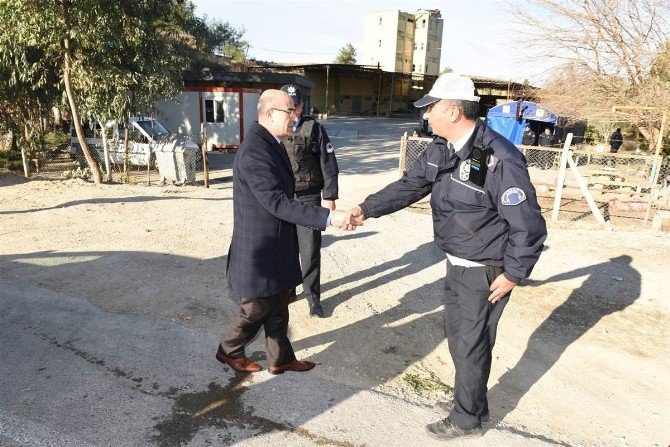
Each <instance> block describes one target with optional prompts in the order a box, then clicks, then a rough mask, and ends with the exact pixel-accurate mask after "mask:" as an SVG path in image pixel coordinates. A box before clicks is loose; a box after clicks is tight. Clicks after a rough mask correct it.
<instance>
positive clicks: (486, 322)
mask: <svg viewBox="0 0 670 447" xmlns="http://www.w3.org/2000/svg"><path fill="white" fill-rule="evenodd" d="M500 273H502V269H500V268H496V267H470V268H466V267H459V266H454V265H452V264H451V263H449V261H447V277H446V280H445V292H444V305H445V323H446V332H447V339H448V341H449V352H450V353H451V358H452V360H453V361H454V366H455V367H456V379H455V381H454V408H453V409H452V410H451V413H450V414H449V419H451V421H452V422H453V423H455V424H456V425H458V426H460V427H463V428H473V427H475V426H477V425H478V424H479V423H480V422H481V420H482V419H484V418H487V417H488V415H489V408H488V401H487V399H486V392H487V391H488V388H487V382H488V379H489V373H490V372H491V350H492V349H493V345H494V344H495V340H496V328H497V326H498V321H499V320H500V316H501V315H502V311H503V309H504V308H505V305H506V304H507V301H508V300H509V296H506V297H505V298H503V299H502V300H500V301H498V302H497V303H495V304H492V303H490V302H489V301H488V300H487V298H488V297H489V295H490V294H491V292H490V291H489V286H490V285H491V282H493V280H494V279H495V278H496V276H497V275H498V274H500Z"/></svg>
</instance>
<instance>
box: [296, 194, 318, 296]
mask: <svg viewBox="0 0 670 447" xmlns="http://www.w3.org/2000/svg"><path fill="white" fill-rule="evenodd" d="M297 198H298V200H299V201H301V202H303V203H309V204H310V205H316V206H321V194H310V195H304V196H298V197H297ZM296 229H297V230H298V246H299V247H300V268H301V269H302V284H303V288H304V289H305V295H306V296H307V299H308V300H309V303H310V304H318V303H319V302H320V301H321V232H320V231H318V230H313V229H311V228H308V227H303V226H301V225H296Z"/></svg>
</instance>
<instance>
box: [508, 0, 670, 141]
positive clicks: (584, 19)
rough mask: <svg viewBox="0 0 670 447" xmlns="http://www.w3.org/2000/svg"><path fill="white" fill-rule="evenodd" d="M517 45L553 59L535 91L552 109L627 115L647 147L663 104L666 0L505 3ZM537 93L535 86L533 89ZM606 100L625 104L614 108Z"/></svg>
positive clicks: (669, 36)
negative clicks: (519, 34)
mask: <svg viewBox="0 0 670 447" xmlns="http://www.w3.org/2000/svg"><path fill="white" fill-rule="evenodd" d="M510 7H511V9H512V10H514V14H515V17H517V18H518V19H519V20H520V21H521V22H522V23H523V25H524V27H525V29H526V34H525V37H524V45H525V46H526V48H528V49H529V50H530V51H531V52H532V53H534V54H536V55H538V54H544V55H545V56H544V57H543V59H544V60H545V61H549V62H553V64H550V65H552V66H553V68H552V69H551V71H550V72H549V73H547V75H548V76H547V82H546V84H545V86H544V88H543V90H542V91H541V92H540V100H541V102H542V104H543V105H545V106H546V107H547V108H549V109H551V110H552V111H553V112H555V113H559V114H564V115H569V116H573V117H575V118H582V119H584V118H585V119H588V120H591V121H592V122H593V121H601V122H602V121H629V122H631V123H632V124H634V125H635V126H637V127H638V129H639V130H640V132H641V134H642V135H643V136H644V137H645V138H647V140H648V141H649V142H650V143H651V145H652V146H653V144H654V143H653V142H654V141H655V139H656V138H657V136H658V131H659V127H660V121H661V112H660V111H659V110H642V109H641V107H657V108H659V109H665V110H670V0H528V2H526V3H524V4H523V6H520V5H519V4H518V3H512V4H510ZM536 93H537V92H536ZM612 106H627V107H633V108H626V109H625V110H624V111H622V112H617V113H616V114H614V113H613V112H612Z"/></svg>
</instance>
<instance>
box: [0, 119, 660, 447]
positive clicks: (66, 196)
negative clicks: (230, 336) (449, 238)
mask: <svg viewBox="0 0 670 447" xmlns="http://www.w3.org/2000/svg"><path fill="white" fill-rule="evenodd" d="M414 125H415V123H414V122H413V121H411V120H409V121H403V120H392V121H391V120H370V119H356V118H338V119H335V120H332V121H331V120H329V121H327V122H326V127H327V129H328V131H329V132H330V134H331V135H332V138H333V141H334V143H335V146H336V147H337V148H338V149H337V150H338V160H339V162H340V165H341V169H342V182H341V187H342V194H341V196H342V200H341V201H340V202H338V206H340V207H342V208H344V207H346V206H350V205H353V204H356V203H358V202H359V201H360V199H362V198H363V197H365V196H366V195H367V194H369V193H370V192H373V191H375V190H376V189H378V188H379V187H381V186H383V185H384V184H386V183H388V181H391V180H393V179H395V178H397V176H398V172H397V170H396V168H397V162H398V160H397V149H398V143H399V139H400V135H401V134H402V133H403V132H404V131H406V130H407V131H409V130H410V129H411V128H412V127H414ZM212 158H213V159H214V158H216V160H215V161H216V163H218V164H217V167H218V169H217V172H219V173H220V174H221V177H220V178H214V181H213V183H212V189H211V190H209V191H207V190H204V189H203V188H195V187H185V188H176V187H165V188H157V187H154V188H141V187H130V186H102V187H97V186H93V185H89V184H82V185H80V184H78V183H77V182H64V183H61V182H57V183H55V184H50V183H45V182H44V183H41V182H30V183H23V182H22V181H20V180H16V182H15V183H14V184H12V183H11V182H3V179H2V177H1V176H0V219H1V220H0V222H2V227H0V446H5V445H7V446H46V445H49V446H78V445H82V446H83V445H86V446H144V445H147V446H159V447H161V446H205V445H235V446H261V445H262V446H266V445H292V446H298V447H300V446H317V445H318V446H324V445H326V446H328V445H332V446H347V447H350V446H363V445H366V446H390V447H394V446H424V445H425V446H438V445H445V444H443V443H441V442H438V441H433V440H432V439H430V438H428V437H427V436H426V435H425V434H424V433H423V426H424V424H425V423H426V422H430V421H434V420H437V419H440V418H442V417H444V415H445V414H444V411H443V410H441V409H440V408H438V407H436V406H434V405H432V404H433V403H434V402H432V401H429V400H428V399H422V398H421V396H418V397H417V396H415V395H409V394H403V388H402V385H403V380H402V376H403V375H404V374H405V373H406V372H414V373H416V372H423V373H436V374H437V375H438V379H440V380H442V381H443V382H444V383H452V381H453V376H450V375H451V374H452V373H453V371H452V369H451V365H450V361H449V360H448V354H447V350H446V346H445V344H446V343H444V340H443V338H442V333H443V329H442V328H441V320H442V317H441V313H440V309H441V307H440V301H439V297H440V285H441V281H442V278H443V274H444V271H443V268H444V256H443V254H442V253H441V252H440V251H439V249H437V248H435V246H434V244H433V243H432V242H431V235H432V229H431V222H430V218H429V216H426V215H422V214H416V213H414V212H411V211H402V212H399V213H396V214H394V215H392V216H389V217H387V218H384V219H375V220H371V221H369V222H367V223H366V226H365V227H364V228H363V229H361V230H358V231H357V232H356V233H350V234H339V233H337V232H335V231H329V232H328V233H327V234H326V235H325V236H324V251H323V252H324V263H325V264H326V265H327V268H326V269H325V271H324V278H323V282H324V306H325V307H326V312H327V314H328V317H329V318H327V319H325V320H316V319H310V318H308V317H307V316H306V309H305V308H306V305H305V303H304V300H303V301H298V302H297V303H295V304H292V305H291V318H292V322H291V338H292V339H293V340H294V346H295V348H296V351H297V352H298V355H299V356H300V357H301V358H308V359H312V360H315V361H317V362H318V363H319V365H318V367H317V368H316V369H314V370H313V371H311V372H309V373H305V374H291V373H287V374H284V375H281V376H271V375H269V374H268V373H267V372H261V373H259V374H254V375H252V376H244V375H235V374H234V373H233V372H231V371H230V370H227V369H226V368H224V367H222V365H220V364H219V363H217V362H216V361H215V360H214V359H213V353H214V347H215V346H216V344H217V342H218V339H219V337H220V336H221V332H222V330H223V329H222V328H223V326H224V325H225V324H226V323H227V322H228V321H229V320H230V318H232V314H233V313H234V312H235V305H234V304H233V303H232V302H231V301H230V300H229V299H228V296H227V291H226V288H225V286H224V284H225V278H223V275H222V273H221V271H222V269H223V266H224V265H225V253H226V249H227V244H228V241H229V239H230V234H231V229H232V223H231V216H232V210H231V203H232V202H231V195H232V193H231V183H230V175H231V172H230V166H231V163H232V160H233V158H234V155H233V154H222V155H213V157H212ZM8 190H11V191H12V192H11V193H8V192H7V191H8ZM2 200H6V201H5V202H3V201H2ZM566 227H567V229H561V228H556V227H554V228H552V233H550V239H549V241H548V246H549V250H550V251H549V253H548V255H547V256H543V259H541V262H540V263H539V264H538V267H537V268H536V271H535V272H534V274H533V280H534V282H531V283H530V284H529V286H528V287H523V288H520V289H519V290H518V291H517V292H515V297H514V300H513V301H512V302H510V304H509V305H508V307H507V308H506V310H505V312H506V315H505V317H504V321H502V322H501V328H500V334H501V335H500V336H499V342H498V344H497V346H496V351H494V354H495V356H496V358H495V361H494V365H493V368H494V370H493V372H492V380H491V386H492V393H493V394H494V397H493V398H492V403H491V405H492V415H493V418H494V420H493V421H492V422H491V423H490V424H487V426H486V428H487V430H488V431H487V432H486V434H485V435H484V437H483V438H481V439H475V440H471V441H461V442H457V443H452V444H451V445H478V446H479V445H496V446H499V445H503V446H522V447H523V446H533V445H616V446H623V445H653V444H654V442H656V441H657V440H658V439H663V436H662V433H659V432H660V431H663V430H665V431H667V427H666V426H667V424H664V423H663V421H665V420H667V414H668V413H667V410H666V409H665V408H664V407H663V403H664V402H667V387H665V386H664V385H665V381H666V380H667V379H665V378H666V377H667V371H668V370H670V366H668V362H667V361H665V360H663V359H661V357H660V355H659V354H658V353H659V352H665V350H667V334H668V333H670V331H668V330H667V321H668V320H667V318H665V316H666V315H667V312H665V313H664V312H663V310H664V309H665V310H667V300H666V299H665V297H667V293H665V287H666V286H665V284H666V280H665V279H666V276H667V270H665V271H664V269H663V266H662V263H660V262H656V260H659V259H665V257H666V255H667V247H669V246H670V245H669V242H668V238H662V237H661V236H658V235H656V234H652V233H642V234H638V233H631V234H625V233H621V232H617V233H604V232H602V231H592V230H590V229H589V228H587V227H580V226H579V225H577V224H575V223H570V224H569V225H566ZM573 227H574V228H573ZM611 240H616V244H611V243H608V242H610V241H611ZM566 241H569V243H568V242H566ZM567 245H572V246H573V248H572V249H570V250H568V249H567V248H566V246H567ZM623 254H626V255H630V257H632V261H631V260H629V261H628V262H623V261H621V259H619V261H617V262H614V261H613V260H616V259H618V258H621V257H622V256H621V255H623ZM629 263H630V265H629ZM642 277H644V281H642V280H641V278H642ZM585 278H586V279H585ZM617 278H618V279H617ZM659 309H660V310H659ZM183 313H187V314H188V315H189V318H190V319H188V320H187V319H186V318H181V317H180V315H182V314H183ZM263 345H264V343H263V340H262V338H260V337H259V338H258V339H257V340H256V341H255V342H253V343H252V344H251V346H250V349H249V353H251V355H252V357H253V358H256V359H258V360H259V361H261V363H262V364H265V362H264V359H263V354H262V352H261V351H262V350H263V349H264V346H263ZM659 445H665V444H659Z"/></svg>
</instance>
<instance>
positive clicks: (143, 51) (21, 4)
mask: <svg viewBox="0 0 670 447" xmlns="http://www.w3.org/2000/svg"><path fill="white" fill-rule="evenodd" d="M194 9H195V8H194V6H193V4H192V3H191V2H184V1H183V0H77V1H72V0H50V1H45V0H0V77H1V78H2V79H0V106H4V107H2V110H3V111H2V112H0V114H1V115H0V118H2V121H3V123H2V124H0V129H1V126H4V127H5V128H6V129H7V128H9V129H10V130H14V131H15V133H16V134H17V135H19V136H20V138H23V136H26V135H30V134H31V129H33V128H35V127H36V126H35V125H34V124H35V123H43V122H44V119H39V118H40V117H44V116H45V115H47V114H48V110H49V109H50V107H51V106H53V105H54V104H57V105H58V104H66V103H67V104H68V106H69V109H70V114H71V117H72V119H73V122H75V125H76V126H77V124H78V123H79V121H80V119H81V116H93V117H96V118H98V119H100V120H111V119H117V120H120V119H124V118H125V117H126V116H127V114H128V113H129V112H130V111H132V112H135V111H139V110H147V109H148V108H149V107H150V106H151V105H152V104H153V103H154V102H155V101H156V100H157V99H158V98H164V97H169V96H171V95H172V94H174V93H176V92H177V91H178V89H179V87H180V86H181V85H182V82H183V81H182V79H183V73H184V71H185V70H186V69H187V68H189V66H190V64H191V63H192V61H193V60H195V59H198V58H207V57H209V56H210V55H211V54H212V53H213V52H214V51H217V49H218V51H224V52H226V51H228V52H230V53H234V54H235V56H236V57H240V54H241V53H240V51H242V49H243V48H246V42H244V41H243V40H242V35H243V31H238V30H235V29H234V28H232V27H231V26H230V25H229V24H227V23H221V22H217V21H214V22H207V21H206V19H200V18H198V17H196V16H195V13H194ZM235 51H237V53H235ZM8 105H9V106H12V107H7V106H8ZM12 126H13V127H12ZM80 127H81V126H77V134H78V137H79V141H80V144H81V146H82V149H83V151H84V154H85V155H86V159H87V161H88V163H89V165H90V167H91V170H92V172H93V176H94V179H95V181H96V182H100V181H101V175H100V172H99V167H98V166H97V162H96V161H95V159H94V158H93V157H92V156H91V154H90V150H89V149H88V147H87V145H86V142H85V139H84V138H83V135H82V133H83V131H82V129H81V128H80Z"/></svg>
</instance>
